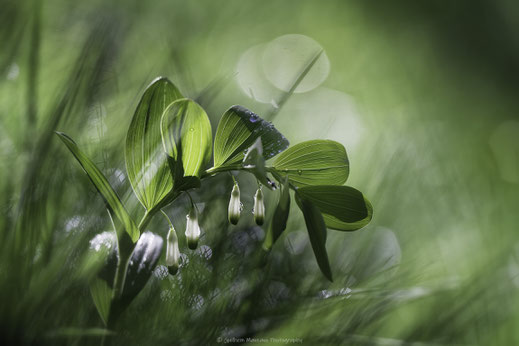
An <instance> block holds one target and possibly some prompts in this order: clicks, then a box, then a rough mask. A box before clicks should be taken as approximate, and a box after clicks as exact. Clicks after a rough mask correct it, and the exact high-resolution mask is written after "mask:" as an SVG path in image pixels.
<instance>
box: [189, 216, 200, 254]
mask: <svg viewBox="0 0 519 346" xmlns="http://www.w3.org/2000/svg"><path fill="white" fill-rule="evenodd" d="M186 219H187V222H186V238H187V246H188V247H189V248H190V249H191V250H194V249H196V247H197V245H198V238H200V226H199V225H198V216H197V214H196V210H195V207H194V206H193V207H192V208H191V210H190V211H189V214H187V216H186Z"/></svg>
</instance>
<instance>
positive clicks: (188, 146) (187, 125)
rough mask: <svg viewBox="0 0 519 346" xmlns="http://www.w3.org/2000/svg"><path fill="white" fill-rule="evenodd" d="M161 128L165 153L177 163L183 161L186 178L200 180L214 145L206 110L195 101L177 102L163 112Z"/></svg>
mask: <svg viewBox="0 0 519 346" xmlns="http://www.w3.org/2000/svg"><path fill="white" fill-rule="evenodd" d="M160 127H161V133H162V143H163V145H164V150H165V151H166V153H167V154H168V155H169V156H170V157H171V158H173V160H174V162H182V167H183V176H195V177H200V173H201V172H202V171H203V169H204V168H205V166H206V165H207V163H208V162H209V160H210V159H211V150H212V142H213V135H212V132H211V123H210V122H209V118H208V117H207V114H206V113H205V111H204V109H203V108H202V107H200V105H198V104H197V103H196V102H194V101H193V100H189V99H180V100H177V101H175V102H173V103H172V104H170V105H169V106H168V108H166V110H165V111H164V114H163V116H162V120H161V125H160ZM179 154H180V155H179Z"/></svg>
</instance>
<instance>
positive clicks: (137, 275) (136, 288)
mask: <svg viewBox="0 0 519 346" xmlns="http://www.w3.org/2000/svg"><path fill="white" fill-rule="evenodd" d="M163 242H164V241H163V240H162V237H160V236H158V235H156V234H154V233H151V232H145V233H143V234H142V236H141V237H140V239H139V241H138V242H137V244H136V245H135V249H134V250H133V252H132V255H131V257H130V261H129V264H128V267H127V269H126V279H125V280H124V288H123V291H122V295H121V297H120V298H119V299H117V300H115V301H113V302H112V305H111V307H110V319H111V320H116V319H117V318H118V316H119V315H120V314H121V313H122V312H123V311H124V310H125V309H126V308H127V307H128V305H130V303H131V302H132V300H133V299H134V298H135V297H136V296H137V294H138V293H139V292H140V291H141V290H142V289H143V288H144V286H145V285H146V283H147V282H148V280H149V278H150V277H151V274H152V273H153V270H154V269H155V266H156V265H157V262H158V261H159V258H160V255H161V253H162V245H163ZM114 249H115V246H114ZM114 274H115V272H114Z"/></svg>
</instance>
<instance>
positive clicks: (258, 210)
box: [252, 187, 265, 226]
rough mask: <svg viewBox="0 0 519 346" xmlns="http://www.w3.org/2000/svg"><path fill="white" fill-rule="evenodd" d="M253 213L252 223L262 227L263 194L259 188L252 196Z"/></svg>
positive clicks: (263, 211)
mask: <svg viewBox="0 0 519 346" xmlns="http://www.w3.org/2000/svg"><path fill="white" fill-rule="evenodd" d="M252 212H253V213H254V221H255V222H256V224H257V225H258V226H261V225H263V222H264V221H265V204H264V203H263V192H262V191H261V187H260V188H258V190H257V191H256V194H255V195H254V209H253V211H252Z"/></svg>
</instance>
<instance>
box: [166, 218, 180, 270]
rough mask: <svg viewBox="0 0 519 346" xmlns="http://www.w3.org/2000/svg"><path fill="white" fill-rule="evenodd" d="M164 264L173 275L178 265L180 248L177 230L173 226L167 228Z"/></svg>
mask: <svg viewBox="0 0 519 346" xmlns="http://www.w3.org/2000/svg"><path fill="white" fill-rule="evenodd" d="M166 266H167V267H168V271H169V273H170V274H171V275H175V274H176V273H177V271H178V268H179V266H180V250H179V249H178V238H177V232H175V229H174V228H170V229H169V233H168V238H167V242H166Z"/></svg>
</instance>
